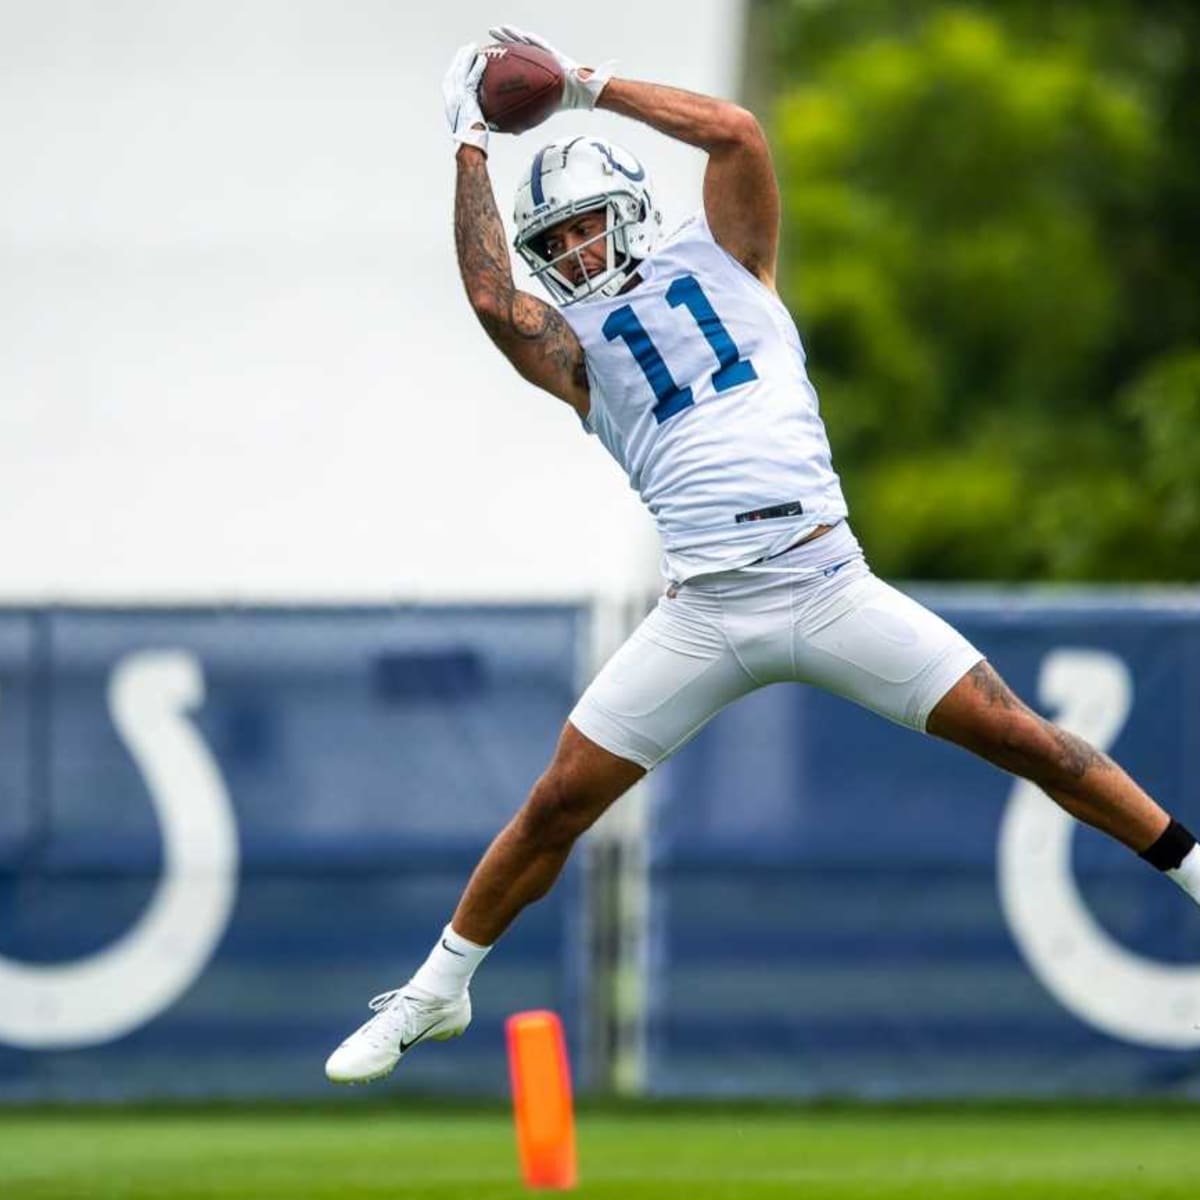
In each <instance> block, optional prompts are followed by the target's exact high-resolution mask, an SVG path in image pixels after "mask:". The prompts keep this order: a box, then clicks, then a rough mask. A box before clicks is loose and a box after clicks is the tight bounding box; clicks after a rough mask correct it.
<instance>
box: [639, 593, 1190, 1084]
mask: <svg viewBox="0 0 1200 1200" xmlns="http://www.w3.org/2000/svg"><path fill="white" fill-rule="evenodd" d="M922 598H923V599H925V600H926V601H927V602H928V603H930V604H931V605H932V606H933V607H934V608H935V609H937V610H938V611H940V612H941V613H942V614H943V615H945V616H946V617H947V618H948V619H949V620H950V621H951V622H952V623H953V624H955V625H956V626H957V627H958V628H960V629H961V630H962V631H963V632H964V633H965V634H966V635H967V636H968V637H969V638H971V639H972V640H973V641H974V642H975V643H976V645H978V646H979V647H980V649H981V650H983V651H984V652H985V653H986V654H987V655H988V657H989V658H990V660H991V661H992V662H993V664H994V665H995V666H996V667H997V669H998V670H999V671H1000V672H1001V673H1002V674H1003V675H1004V676H1005V677H1006V678H1007V679H1008V680H1009V682H1010V683H1011V684H1012V685H1013V686H1014V688H1015V689H1016V690H1017V691H1018V692H1019V694H1021V695H1022V696H1023V697H1024V698H1025V699H1026V700H1027V701H1028V702H1029V703H1030V704H1032V705H1033V706H1034V707H1036V708H1038V709H1039V710H1040V711H1042V712H1044V713H1045V714H1046V715H1048V716H1051V717H1053V718H1055V719H1056V720H1059V721H1060V722H1062V723H1063V724H1064V725H1066V726H1067V727H1068V728H1071V729H1073V730H1074V731H1075V732H1078V733H1080V734H1081V735H1083V736H1086V737H1088V738H1090V740H1092V741H1093V742H1094V743H1096V744H1097V745H1099V746H1100V747H1101V748H1103V749H1105V750H1108V751H1110V752H1111V753H1112V754H1113V756H1114V757H1115V758H1116V759H1117V760H1118V761H1120V762H1121V763H1122V764H1123V765H1124V766H1126V767H1127V769H1128V770H1129V771H1130V772H1131V773H1132V774H1133V775H1134V777H1135V778H1137V779H1138V780H1140V782H1141V783H1142V784H1143V785H1144V786H1145V787H1146V788H1147V789H1148V790H1149V791H1150V792H1151V794H1153V795H1155V796H1157V797H1159V798H1160V799H1161V801H1162V802H1163V804H1164V805H1165V806H1166V807H1168V808H1169V809H1171V810H1172V811H1174V812H1175V813H1176V815H1178V817H1179V818H1180V819H1181V820H1183V821H1184V823H1185V824H1191V825H1192V826H1193V827H1200V790H1198V789H1197V784H1196V781H1197V779H1198V778H1200V774H1198V772H1197V768H1198V767H1200V761H1198V759H1200V599H1198V598H1197V597H1196V595H1195V594H1194V593H1192V594H1190V595H1186V594H1178V593H1177V594H1174V595H1171V594H1165V595H1162V596H1159V597H1154V596H1150V597H1147V596H1142V597H1140V598H1138V597H1134V598H1122V597H1120V596H1114V595H1112V594H1111V593H1110V594H1108V595H1107V596H1105V595H1104V594H1099V595H1095V594H1093V595H1079V596H1072V595H1070V594H1068V595H1065V596H1060V597H1058V598H1052V599H1045V598H1029V597H1022V596H1020V595H1015V594H1008V595H1005V594H1003V593H1000V594H996V593H993V594H990V595H980V594H977V593H969V594H963V593H956V592H954V591H949V590H948V591H941V592H934V591H929V592H927V593H924V594H922ZM650 862H651V865H650V880H649V889H650V892H649V894H650V905H651V913H652V916H651V928H650V931H649V958H650V968H649V974H648V987H649V992H650V1001H649V1016H648V1033H647V1045H648V1051H647V1064H646V1080H647V1086H648V1088H649V1090H651V1091H652V1092H656V1093H661V1094H672V1095H691V1094H718V1093H748V1094H756V1095H762V1094H778V1095H790V1096H816V1095H821V1096H824V1095H851V1096H861V1097H914V1096H950V1095H989V1096H1034V1095H1052V1094H1074V1095H1089V1094H1090V1095H1136V1094H1145V1093H1156V1094H1166V1093H1169V1094H1187V1095H1200V912H1198V911H1197V910H1196V908H1195V906H1194V905H1193V904H1192V903H1191V902H1190V901H1189V900H1188V899H1187V898H1186V897H1185V896H1184V895H1183V894H1182V893H1181V892H1179V891H1178V890H1177V889H1176V888H1175V887H1174V886H1173V885H1172V884H1171V883H1170V882H1169V881H1167V880H1165V879H1164V878H1163V877H1161V876H1160V875H1159V874H1158V873H1157V872H1155V871H1153V870H1152V869H1150V868H1148V867H1147V866H1146V865H1145V864H1143V863H1141V862H1139V861H1138V860H1137V858H1136V857H1135V856H1134V855H1132V854H1130V853H1129V852H1128V851H1127V850H1124V849H1123V848H1122V847H1120V846H1118V845H1117V844H1116V843H1114V842H1111V841H1109V840H1107V839H1105V838H1104V837H1102V836H1101V835H1100V834H1098V833H1096V832H1094V831H1093V830H1090V829H1086V828H1083V827H1080V826H1078V825H1076V824H1075V823H1074V822H1072V821H1070V820H1069V819H1068V818H1066V817H1065V816H1064V815H1063V814H1061V813H1060V811H1059V810H1058V809H1057V808H1056V806H1054V805H1053V804H1052V803H1051V802H1050V801H1049V800H1048V799H1047V798H1046V797H1045V796H1043V795H1042V794H1041V793H1039V792H1038V791H1037V790H1036V789H1034V788H1032V787H1030V786H1029V785H1027V784H1023V783H1020V782H1019V781H1017V780H1014V779H1012V778H1010V777H1008V776H1006V775H1004V774H1002V773H1000V772H998V771H996V770H994V769H993V768H991V767H989V766H987V765H986V764H984V763H981V762H979V761H978V760H975V759H973V758H972V757H971V756H970V755H968V754H966V753H964V752H962V751H960V750H958V749H957V748H955V747H951V746H948V745H945V744H942V743H938V742H936V741H934V740H933V739H931V738H927V737H924V736H922V735H919V734H915V733H912V732H910V731H908V730H905V729H902V728H900V727H898V726H894V725H891V724H889V723H888V722H886V721H884V720H882V719H881V718H879V717H876V716H874V715H872V714H870V713H867V712H866V711H864V710H861V709H858V708H855V707H854V706H853V705H851V704H849V703H847V702H845V701H843V700H839V699H837V698H834V697H831V696H829V695H826V694H824V693H821V692H819V691H816V690H813V689H808V688H803V687H797V686H789V685H779V686H775V687H771V688H767V689H765V690H764V691H761V692H759V693H756V694H755V695H753V696H750V697H748V698H747V699H746V700H743V701H740V702H739V703H738V704H735V705H733V706H732V707H731V708H729V709H728V710H726V711H725V712H723V713H722V714H720V716H718V717H717V718H716V719H715V720H714V721H713V722H712V723H711V725H709V726H708V727H707V728H706V729H705V730H704V731H703V732H702V733H701V734H700V735H699V736H698V737H697V738H696V739H695V741H694V742H693V743H691V744H690V745H689V746H688V747H686V748H685V749H684V750H683V751H682V752H681V753H680V754H679V755H678V756H677V757H676V758H675V759H673V760H672V761H671V762H669V763H668V764H667V765H666V766H665V767H664V768H663V769H662V771H661V774H660V775H659V776H658V777H657V789H656V805H655V811H654V821H653V835H652V843H651V847H650Z"/></svg>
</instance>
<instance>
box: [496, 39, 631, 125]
mask: <svg viewBox="0 0 1200 1200" xmlns="http://www.w3.org/2000/svg"><path fill="white" fill-rule="evenodd" d="M488 33H489V34H490V35H491V36H492V37H493V38H495V40H496V41H497V42H499V43H500V44H501V45H503V44H504V43H505V42H510V43H511V42H521V43H523V44H524V45H526V46H537V47H538V48H539V49H542V50H545V51H546V52H547V53H548V54H552V55H553V56H554V58H555V60H556V61H557V63H558V65H559V66H560V67H561V68H562V73H563V77H564V78H565V80H566V83H565V84H564V86H563V98H562V103H561V104H560V105H559V108H589V109H590V108H595V107H596V101H597V100H599V99H600V93H601V92H602V91H604V85H605V84H606V83H608V81H609V80H610V79H611V78H612V77H613V69H614V68H615V67H616V63H615V62H606V63H603V64H601V65H600V66H599V67H581V66H580V65H579V64H578V63H577V62H576V61H575V60H574V59H573V58H568V57H567V56H566V55H565V54H563V53H562V51H561V50H556V49H555V48H554V47H553V46H552V45H550V43H549V42H548V41H546V39H545V38H540V37H538V36H537V34H535V33H525V32H524V31H523V30H520V29H518V28H517V27H516V26H515V25H497V26H496V27H495V28H494V29H489V30H488Z"/></svg>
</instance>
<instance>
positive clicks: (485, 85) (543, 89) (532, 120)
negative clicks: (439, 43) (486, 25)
mask: <svg viewBox="0 0 1200 1200" xmlns="http://www.w3.org/2000/svg"><path fill="white" fill-rule="evenodd" d="M483 53H484V55H485V56H486V57H487V66H486V67H485V68H484V70H483V79H482V80H480V83H479V107H480V108H481V109H482V110H483V116H484V119H485V120H486V121H487V122H488V124H489V125H490V126H491V127H492V128H493V129H498V130H500V132H501V133H524V132H525V131H526V130H527V129H532V128H533V127H534V126H535V125H540V124H541V122H542V121H544V120H545V119H546V118H547V117H548V116H549V115H550V114H551V113H552V112H554V111H556V110H557V108H558V105H559V102H560V101H561V100H562V94H563V84H564V83H565V80H564V79H563V73H562V71H561V70H560V69H559V65H558V63H557V61H555V58H554V56H553V55H552V54H549V53H547V52H546V51H545V50H543V49H541V48H540V47H538V46H526V45H522V44H521V43H508V44H506V45H503V46H485V47H484V48H483Z"/></svg>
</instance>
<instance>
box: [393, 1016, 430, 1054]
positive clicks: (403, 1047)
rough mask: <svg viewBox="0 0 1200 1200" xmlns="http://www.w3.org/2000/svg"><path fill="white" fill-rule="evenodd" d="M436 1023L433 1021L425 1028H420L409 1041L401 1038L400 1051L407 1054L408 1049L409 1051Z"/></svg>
mask: <svg viewBox="0 0 1200 1200" xmlns="http://www.w3.org/2000/svg"><path fill="white" fill-rule="evenodd" d="M436 1025H437V1021H434V1022H433V1024H432V1025H426V1026H425V1028H424V1029H422V1030H421V1032H420V1033H418V1034H417V1036H416V1037H415V1038H413V1040H412V1041H411V1042H406V1041H404V1040H403V1039H401V1042H400V1053H401V1054H407V1053H408V1051H410V1050H411V1049H412V1048H413V1047H414V1046H415V1045H416V1044H417V1043H418V1042H419V1041H420V1040H421V1039H422V1038H423V1037H424V1036H425V1035H426V1034H427V1033H428V1032H429V1031H430V1030H431V1029H433V1028H434V1027H435V1026H436Z"/></svg>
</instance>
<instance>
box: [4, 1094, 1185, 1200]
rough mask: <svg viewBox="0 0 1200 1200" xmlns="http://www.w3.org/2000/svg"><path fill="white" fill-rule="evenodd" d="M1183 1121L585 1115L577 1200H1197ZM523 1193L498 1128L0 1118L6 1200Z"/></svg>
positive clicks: (99, 1116)
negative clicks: (796, 1199)
mask: <svg viewBox="0 0 1200 1200" xmlns="http://www.w3.org/2000/svg"><path fill="white" fill-rule="evenodd" d="M1198 1134H1200V1110H1194V1109H1191V1108H1185V1107H1179V1108H1166V1107H1157V1108H1146V1109H1141V1108H1091V1109H1089V1108H1078V1109H1068V1108H1058V1107H1054V1108H1050V1107H1045V1108H1038V1107H1032V1108H1025V1109H1019V1108H996V1109H980V1108H966V1109H964V1110H962V1111H959V1112H955V1111H953V1110H950V1109H947V1108H936V1109H922V1108H911V1109H887V1108H882V1109H881V1108H846V1109H821V1108H761V1107H760V1108H755V1107H744V1108H737V1107H730V1108H694V1109H687V1110H680V1109H670V1108H667V1109H661V1108H656V1107H655V1106H652V1105H647V1106H637V1107H631V1108H629V1109H619V1108H617V1109H614V1108H604V1109H595V1110H588V1109H585V1110H584V1111H583V1112H582V1113H581V1114H580V1118H579V1153H580V1175H581V1184H580V1187H579V1189H578V1191H577V1192H576V1193H575V1194H576V1195H577V1196H579V1197H581V1198H586V1197H596V1198H597V1200H599V1198H601V1197H611V1198H613V1200H615V1198H617V1197H620V1198H622V1200H640V1198H642V1197H646V1198H649V1197H654V1198H655V1200H673V1198H680V1200H684V1198H686V1200H742V1198H745V1200H774V1198H776V1197H785V1196H786V1197H796V1196H804V1197H806V1198H812V1200H826V1198H830V1200H850V1198H855V1200H857V1198H859V1197H863V1198H867V1197H869V1198H870V1200H900V1198H901V1197H903V1198H905V1200H909V1198H911V1200H917V1198H920V1200H949V1198H951V1197H955V1198H957V1197H962V1198H964V1200H966V1198H968V1197H969V1198H970V1200H988V1198H990V1197H1001V1196H1003V1197H1005V1200H1012V1198H1013V1197H1022V1198H1024V1197H1029V1198H1031V1200H1034V1198H1035V1200H1054V1198H1057V1197H1063V1198H1064V1200H1065V1198H1067V1197H1071V1198H1072V1200H1078V1198H1079V1197H1082V1196H1086V1197H1088V1200H1108V1198H1110V1197H1111V1198H1114V1200H1115V1198H1120V1200H1132V1198H1135V1197H1136V1198H1137V1200H1156V1198H1159V1197H1162V1198H1167V1197H1176V1196H1178V1197H1183V1196H1188V1197H1191V1196H1192V1195H1194V1193H1195V1190H1196V1187H1195V1181H1194V1163H1195V1161H1196V1145H1197V1135H1198ZM526 1194H527V1193H526V1192H525V1191H524V1189H523V1188H522V1187H521V1186H520V1184H519V1182H518V1180H517V1174H516V1166H515V1154H514V1149H513V1138H512V1132H511V1127H510V1124H509V1119H508V1115H507V1113H505V1112H504V1111H502V1110H482V1111H481V1110H479V1109H470V1110H456V1109H454V1108H450V1107H446V1106H445V1105H438V1106H436V1108H427V1109H425V1110H422V1109H421V1108H417V1107H413V1106H412V1105H411V1104H410V1103H406V1104H405V1105H404V1106H398V1107H395V1108H388V1109H383V1108H376V1107H370V1108H364V1107H360V1106H357V1105H356V1106H353V1107H351V1108H349V1109H342V1110H332V1109H331V1110H328V1111H325V1110H308V1109H299V1110H295V1111H287V1110H282V1111H281V1110H279V1109H275V1110H255V1109H241V1110H232V1109H231V1110H170V1109H167V1110H163V1111H159V1112H144V1111H137V1112H122V1111H120V1110H116V1111H103V1112H95V1111H92V1112H81V1113H73V1112H71V1111H69V1110H62V1111H55V1110H47V1111H35V1112H11V1111H10V1112H4V1111H2V1110H0V1196H3V1197H4V1198H5V1200H68V1198H69V1200H93V1198H95V1200H109V1198H112V1200H117V1198H120V1200H200V1198H201V1197H203V1198H204V1200H226V1198H233V1197H238V1198H241V1197H246V1198H247V1200H250V1198H253V1200H308V1198H312V1200H325V1198H328V1200H334V1198H336V1200H364V1198H367V1197H380V1198H383V1197H388V1198H389V1200H415V1198H417V1197H422V1198H423V1197H429V1198H430V1200H435V1198H436V1200H483V1198H485V1197H496V1198H497V1200H503V1198H505V1197H517V1196H522V1195H526Z"/></svg>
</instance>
